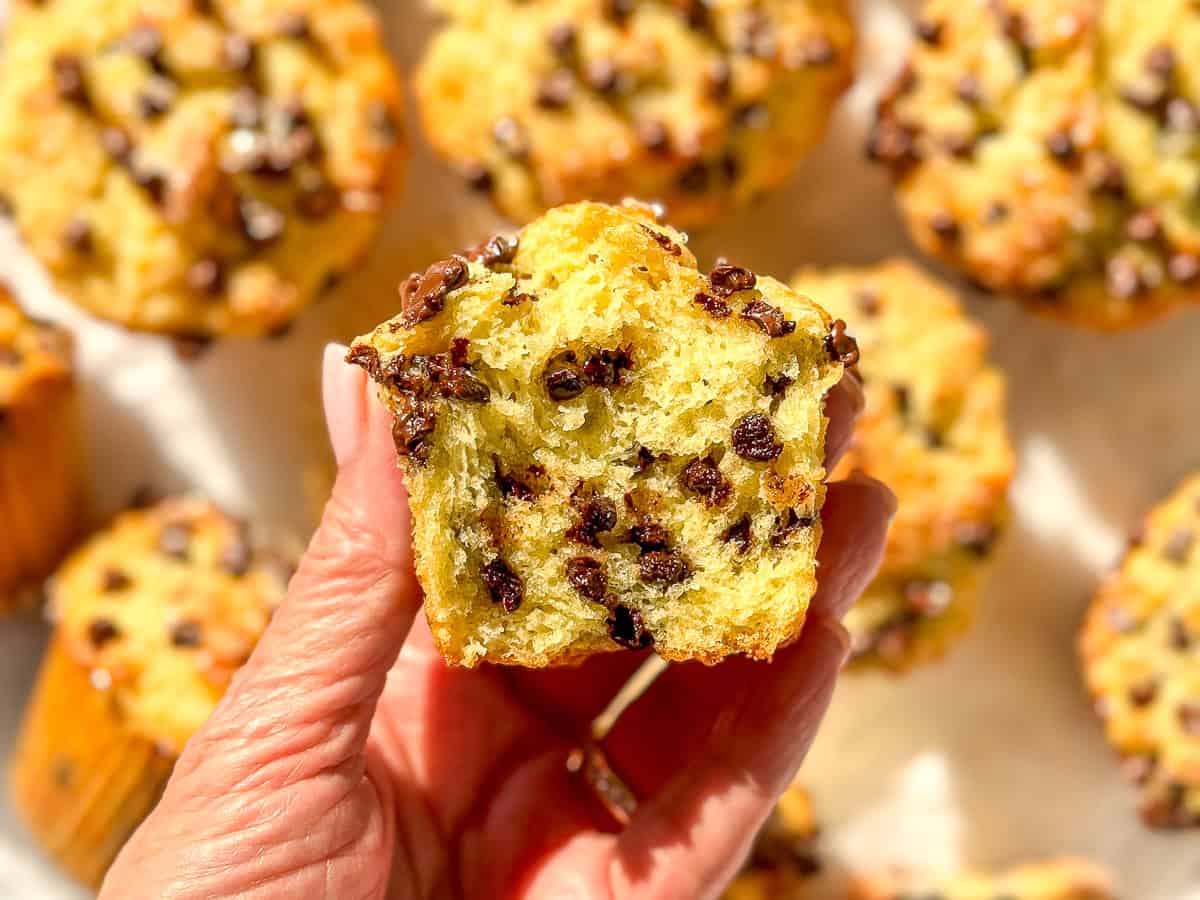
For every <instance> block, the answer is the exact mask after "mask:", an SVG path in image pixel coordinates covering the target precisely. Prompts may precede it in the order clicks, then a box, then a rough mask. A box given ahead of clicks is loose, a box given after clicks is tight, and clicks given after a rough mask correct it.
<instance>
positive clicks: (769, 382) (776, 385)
mask: <svg viewBox="0 0 1200 900" xmlns="http://www.w3.org/2000/svg"><path fill="white" fill-rule="evenodd" d="M793 384H795V379H794V378H791V377H789V376H787V375H784V374H783V373H782V372H780V373H779V374H778V375H767V376H766V378H765V379H763V390H764V391H765V393H766V394H767V396H769V397H782V396H783V395H784V394H786V393H787V389H788V388H790V387H791V386H792V385H793Z"/></svg>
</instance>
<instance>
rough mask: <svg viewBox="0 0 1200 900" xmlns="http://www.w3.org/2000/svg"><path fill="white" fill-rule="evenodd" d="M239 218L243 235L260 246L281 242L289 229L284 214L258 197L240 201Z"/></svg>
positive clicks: (243, 198) (244, 198)
mask: <svg viewBox="0 0 1200 900" xmlns="http://www.w3.org/2000/svg"><path fill="white" fill-rule="evenodd" d="M238 216H239V219H240V220H241V225H242V234H244V235H245V236H246V237H247V238H248V239H249V240H250V242H251V243H253V244H257V245H259V246H266V245H267V244H272V243H274V242H275V241H277V240H279V239H280V238H281V237H283V232H284V229H285V228H286V227H287V219H286V218H285V217H284V215H283V213H281V212H280V211H279V210H277V209H276V208H275V207H273V206H271V205H269V204H268V203H266V202H264V201H262V200H259V199H257V198H256V197H242V198H241V199H240V200H239V201H238Z"/></svg>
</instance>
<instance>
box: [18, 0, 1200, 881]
mask: <svg viewBox="0 0 1200 900" xmlns="http://www.w3.org/2000/svg"><path fill="white" fill-rule="evenodd" d="M963 2H973V0H963ZM5 5H6V0H0V15H2V13H3V9H4V7H5ZM380 5H381V8H382V9H383V11H384V16H385V20H386V24H387V30H388V39H389V44H390V46H391V49H392V50H393V52H394V54H395V56H396V59H397V60H398V61H399V62H400V65H401V66H402V68H403V69H404V70H405V71H406V73H407V72H408V71H410V70H411V68H412V65H413V62H414V60H415V59H416V56H417V53H418V52H419V49H420V47H421V46H422V45H423V43H424V41H425V38H426V36H427V34H428V30H429V25H430V23H429V21H428V18H427V17H426V16H425V15H424V14H423V13H421V12H420V11H419V8H418V7H417V5H416V4H415V3H410V2H401V0H394V2H382V3H381V4H380ZM859 5H860V8H859V10H858V13H859V21H860V24H861V26H862V30H863V36H862V41H861V48H860V68H861V69H862V76H863V77H862V78H861V79H860V81H859V83H858V85H857V86H856V88H855V89H854V91H853V92H852V93H851V94H850V95H849V96H848V97H847V98H846V100H845V102H844V103H843V104H842V107H841V109H840V110H839V113H838V115H837V117H836V119H835V121H834V124H833V127H832V129H831V131H830V135H829V137H828V138H827V140H826V141H825V143H824V144H823V145H822V146H821V147H820V148H819V149H818V150H817V152H815V153H814V154H813V155H812V156H811V157H810V158H809V159H808V160H807V161H806V162H805V163H804V164H803V165H802V167H801V168H800V170H799V171H798V172H797V174H796V177H795V178H794V179H793V180H792V181H791V182H790V184H789V185H788V186H787V187H786V188H785V189H784V190H782V191H781V192H779V193H777V194H775V195H773V196H771V197H769V198H768V199H767V200H765V201H764V202H762V203H761V204H759V205H757V206H755V207H754V208H752V209H750V210H747V211H745V212H743V213H741V214H739V215H737V216H735V217H733V218H731V219H729V220H727V221H725V222H723V223H722V224H721V225H720V226H719V227H716V228H713V229H712V230H710V231H708V232H706V233H704V234H703V235H699V236H697V237H695V238H694V239H693V240H692V247H693V249H694V250H695V251H696V253H697V256H698V257H699V258H700V260H701V263H702V264H704V263H707V262H711V261H712V259H713V258H714V257H715V256H716V255H718V254H721V253H723V254H725V255H727V256H729V257H731V258H733V259H735V260H737V261H738V262H741V263H743V264H745V265H748V266H751V267H753V268H754V269H756V270H758V271H762V272H770V273H773V274H776V275H778V276H781V277H784V276H787V275H788V274H789V273H790V272H791V271H792V270H793V269H795V268H797V267H798V266H800V265H802V264H808V263H862V262H870V261H872V260H875V259H878V258H880V257H883V256H885V255H889V254H894V253H911V252H912V250H911V246H910V245H909V244H908V242H907V241H906V239H905V238H904V236H903V233H902V231H901V229H900V227H899V225H898V221H897V219H896V216H895V213H894V210H893V208H892V205H891V200H890V198H889V193H888V189H887V185H886V182H885V179H884V177H883V175H882V173H881V172H879V171H877V170H874V169H873V168H871V167H870V166H868V165H867V164H866V163H865V162H864V160H863V155H862V152H861V148H862V144H863V131H864V127H865V124H866V122H867V119H868V115H869V111H870V109H871V107H872V103H873V97H874V96H875V93H876V91H877V89H878V86H879V85H880V83H881V81H882V79H883V78H884V76H886V74H887V73H889V72H890V71H892V70H893V69H894V68H895V66H896V65H897V64H898V62H899V60H900V58H901V55H902V52H903V47H904V45H905V44H906V42H907V40H908V38H907V34H908V25H907V21H906V15H907V14H906V11H905V4H903V3H898V2H895V0H860V4H859ZM409 119H410V123H409V125H410V131H409V134H410V138H411V140H412V143H413V145H414V146H413V156H412V158H411V159H410V161H409V165H408V173H407V178H406V187H405V191H404V195H403V197H402V200H401V204H400V207H399V209H398V211H397V212H396V213H395V214H394V215H393V216H392V217H391V219H390V220H389V222H388V225H387V228H386V231H385V233H384V235H383V237H382V240H381V241H380V243H379V246H378V247H377V250H376V252H375V253H374V254H373V255H372V257H371V258H370V260H369V261H368V262H367V264H366V265H365V266H364V267H363V268H362V270H361V271H358V272H356V273H354V274H353V276H352V277H351V278H350V279H348V281H347V282H346V283H345V285H344V286H343V287H342V288H341V289H339V291H338V292H337V294H336V295H335V296H334V297H333V298H332V299H330V300H328V301H326V302H324V303H322V304H321V305H320V306H318V307H316V308H315V309H313V310H312V311H311V312H310V313H308V314H307V315H306V316H304V317H303V318H302V319H301V320H300V322H299V323H298V324H297V327H296V328H295V329H294V330H293V331H292V332H291V334H289V335H288V336H287V337H286V338H285V339H283V340H278V341H271V342H247V341H229V342H225V343H221V344H218V345H217V346H215V347H214V348H213V349H212V350H211V351H209V352H208V353H207V354H206V355H205V356H204V357H202V358H201V359H200V360H198V361H196V362H192V363H185V362H181V361H180V360H179V359H178V358H177V357H176V355H175V354H174V353H173V351H172V349H171V347H170V346H169V344H168V342H165V341H163V340H160V339H157V338H152V337H143V336H135V335H130V334H126V333H124V332H122V331H120V330H119V329H116V328H114V327H111V326H108V325H105V324H103V323H100V322H97V321H94V320H89V319H87V318H86V317H85V316H84V315H83V314H81V313H80V312H78V311H77V310H75V309H74V308H72V307H71V306H70V305H69V304H67V303H65V302H63V301H62V300H61V299H60V298H58V297H56V296H55V295H54V292H53V291H52V290H51V288H50V286H49V284H48V283H47V281H46V279H45V277H44V275H43V274H42V273H41V272H40V270H39V269H38V267H37V266H36V264H35V263H33V262H32V261H31V260H30V259H29V258H28V257H27V256H25V255H24V254H23V253H22V252H21V251H20V249H19V246H18V244H17V242H16V241H15V239H14V237H13V235H12V234H11V232H9V231H8V230H6V227H5V226H3V225H0V277H2V278H5V279H7V280H9V281H10V282H11V283H13V284H14V285H15V286H16V287H17V288H18V293H19V295H20V296H21V298H22V300H23V301H24V302H25V303H26V304H27V305H28V306H29V307H30V308H31V309H33V310H34V311H36V312H37V313H38V314H41V315H44V316H47V317H50V318H53V319H55V320H57V321H61V322H64V323H67V324H68V325H70V326H71V327H72V328H74V329H75V331H76V334H77V336H78V340H79V362H80V369H81V378H80V382H81V387H82V391H83V395H84V411H85V417H86V425H87V434H88V437H89V444H90V458H91V465H92V481H93V489H94V490H93V494H94V498H95V515H96V516H97V518H98V519H102V518H103V517H104V516H107V515H109V514H111V513H112V512H114V511H115V510H116V509H118V508H119V507H120V506H122V505H123V504H124V502H125V501H126V500H127V499H128V497H129V496H130V494H131V493H132V492H133V490H134V489H135V488H136V487H138V486H140V485H143V484H152V485H154V486H157V487H160V488H163V489H178V488H185V487H192V488H196V489H199V490H201V491H205V492H207V493H209V494H210V495H212V496H213V497H214V498H215V499H217V500H218V501H220V502H222V503H224V504H225V505H227V506H228V507H230V508H231V509H233V510H235V511H238V512H242V513H248V514H251V515H253V516H254V517H255V519H256V520H258V521H259V522H261V523H263V524H264V525H265V526H266V527H267V528H268V529H269V530H272V531H277V532H282V533H286V534H291V535H296V536H298V537H303V536H304V535H305V534H307V531H308V529H309V528H310V527H311V523H312V521H313V517H314V515H315V512H316V510H317V509H318V508H319V498H320V497H321V496H322V491H323V489H324V485H325V484H326V483H327V482H326V480H327V478H328V467H329V457H328V451H327V449H326V444H325V436H324V431H323V426H322V424H321V420H320V403H319V393H318V390H319V389H318V365H319V360H320V351H321V348H322V347H323V345H324V343H325V342H326V341H328V340H331V339H339V340H343V341H345V340H346V339H348V338H349V337H352V336H353V335H354V334H356V333H359V332H361V331H363V330H366V329H367V328H368V327H369V326H371V325H373V324H374V323H375V322H376V321H378V320H380V319H382V318H384V317H385V316H387V315H390V314H391V313H392V312H394V310H395V308H396V295H395V285H396V284H397V283H398V282H399V280H400V279H401V278H402V277H403V276H404V275H405V274H407V273H408V272H409V271H411V270H414V269H422V268H424V267H425V265H426V264H427V263H428V262H429V261H430V260H432V259H435V258H439V257H440V256H442V255H445V254H446V253H447V252H449V251H451V250H454V249H457V248H459V247H463V246H469V245H472V244H474V243H476V242H477V241H478V240H479V239H480V238H482V237H485V236H487V235H488V234H490V233H492V232H494V231H496V230H499V229H503V228H505V227H506V226H505V225H504V223H503V222H501V221H500V220H498V219H497V218H495V217H494V215H493V214H492V213H491V212H490V211H489V209H488V208H487V206H486V204H485V203H484V202H483V201H481V200H479V199H478V198H476V197H473V196H471V195H469V194H468V192H467V191H466V190H465V188H463V186H462V185H461V184H460V183H459V181H458V180H457V179H456V178H454V177H452V176H450V175H449V174H447V172H446V171H445V170H443V169H442V168H440V167H439V166H438V165H437V164H436V163H435V162H434V161H433V160H432V159H431V158H430V155H429V153H428V151H427V149H426V148H425V147H424V146H423V144H422V141H421V138H420V135H419V133H418V129H417V124H416V120H415V117H414V116H413V115H412V111H411V109H410V115H409ZM818 299H819V298H818ZM969 306H970V309H971V311H972V313H973V314H975V315H976V316H977V317H978V318H979V319H981V320H982V321H984V322H985V323H986V324H987V325H988V327H989V328H990V329H991V332H992V334H993V336H994V348H993V356H994V358H995V360H996V361H997V362H998V363H999V364H1000V365H1001V366H1002V367H1003V368H1004V370H1005V371H1006V372H1007V373H1008V375H1009V379H1010V388H1011V392H1010V413H1011V420H1012V426H1013V438H1014V441H1015V444H1016V446H1017V448H1018V452H1019V465H1020V468H1019V472H1018V475H1017V478H1016V481H1015V483H1014V486H1013V492H1012V498H1013V503H1014V507H1015V510H1014V521H1013V524H1012V527H1011V529H1010V530H1009V532H1008V534H1007V536H1006V537H1005V539H1004V541H1003V542H1002V544H1001V546H1000V548H999V562H998V566H997V568H996V572H995V577H994V579H993V581H992V583H991V586H990V589H989V590H988V591H987V594H986V597H985V602H984V606H983V613H982V616H981V619H980V622H979V623H978V627H977V628H976V629H975V631H974V632H973V634H972V635H971V636H970V637H969V638H968V639H967V640H966V641H965V642H963V643H962V644H960V645H959V646H958V647H957V648H956V649H955V651H954V652H953V653H952V654H951V656H950V658H949V659H948V660H947V661H946V662H945V663H943V664H941V665H936V666H933V667H931V668H928V669H925V670H923V671H919V672H917V673H914V674H912V675H910V676H908V677H905V678H903V679H893V678H890V677H887V676H879V675H860V676H855V677H848V678H846V679H844V680H843V682H842V684H841V685H840V687H839V689H838V692H837V696H836V698H835V700H834V707H833V710H832V712H831V714H830V717H829V720H828V722H827V724H826V727H825V728H824V730H823V731H822V733H821V735H820V737H819V738H818V741H817V745H816V747H815V748H814V751H813V754H812V756H811V757H810V759H809V762H808V763H807V764H806V765H805V768H804V776H805V778H806V780H807V781H808V782H809V783H810V785H811V786H812V788H813V790H814V794H815V799H816V803H817V806H818V810H819V813H820V815H821V818H822V819H823V821H824V824H825V839H824V841H825V846H826V847H827V849H828V850H830V851H831V855H832V856H833V857H834V858H835V860H837V861H838V862H837V863H836V864H837V865H840V864H845V865H847V866H853V865H860V866H867V867H870V868H878V867H880V866H882V865H885V864H888V863H911V864H917V865H932V866H953V865H957V864H960V863H969V864H975V865H981V866H992V865H996V866H999V865H1005V864H1009V863H1015V862H1019V861H1022V860H1025V859H1027V858H1034V857H1045V856H1052V855H1057V854H1062V853H1072V854H1081V855H1086V856H1090V857H1092V858H1094V859H1096V860H1098V861H1101V862H1103V863H1106V864H1107V865H1109V866H1110V867H1111V868H1112V869H1113V870H1114V871H1115V872H1116V873H1117V874H1118V876H1119V879H1120V882H1121V885H1122V887H1123V892H1122V896H1124V897H1125V898H1127V900H1200V833H1197V832H1195V831H1193V832H1192V833H1187V834H1155V833H1151V832H1149V831H1146V830H1145V829H1143V828H1142V826H1141V825H1140V824H1139V823H1138V821H1137V819H1136V816H1135V814H1134V802H1135V798H1134V791H1133V789H1132V788H1131V787H1130V786H1129V785H1128V784H1126V782H1125V781H1124V780H1123V778H1122V777H1121V775H1120V773H1119V771H1118V768H1117V764H1116V760H1115V759H1114V758H1113V756H1112V754H1111V752H1110V751H1109V749H1108V747H1107V745H1106V744H1105V742H1104V740H1103V738H1102V736H1101V732H1100V728H1099V726H1098V724H1097V723H1096V721H1095V720H1094V718H1093V716H1092V713H1091V710H1090V708H1089V704H1088V702H1087V699H1086V697H1085V695H1084V691H1083V688H1082V686H1081V683H1080V679H1079V677H1078V674H1077V663H1076V656H1075V650H1074V640H1075V631H1076V628H1077V626H1078V624H1079V621H1080V618H1081V616H1082V613H1083V610H1084V607H1085V604H1086V602H1087V600H1088V598H1089V596H1090V595H1091V593H1092V592H1093V590H1094V588H1095V586H1096V583H1097V580H1098V579H1099V578H1100V577H1101V575H1102V574H1103V572H1104V571H1105V570H1106V569H1108V568H1109V567H1110V566H1111V565H1112V564H1113V563H1114V561H1115V560H1116V559H1117V558H1118V557H1119V555H1120V552H1121V549H1122V547H1123V545H1124V536H1125V535H1126V534H1127V533H1129V532H1130V531H1131V530H1132V529H1133V527H1134V525H1135V523H1136V522H1137V520H1138V519H1139V517H1140V515H1141V513H1142V512H1143V511H1144V510H1145V508H1146V507H1147V506H1148V505H1149V504H1151V503H1153V502H1154V501H1156V500H1157V499H1158V498H1160V497H1161V496H1163V495H1164V494H1165V493H1167V492H1168V491H1169V490H1170V489H1171V488H1172V486H1173V485H1174V484H1175V482H1176V481H1177V480H1178V479H1179V478H1180V477H1182V476H1183V475H1185V474H1186V473H1188V472H1189V471H1190V470H1191V469H1192V468H1194V467H1197V466H1200V428H1198V427H1197V425H1196V418H1195V417H1196V411H1197V402H1196V397H1197V391H1198V389H1200V352H1197V348H1198V347H1200V311H1192V312H1188V313H1186V314H1182V315H1178V316H1176V317H1175V318H1173V319H1171V320H1169V321H1166V322H1162V323H1159V324H1156V325H1153V326H1151V327H1149V328H1145V329H1142V330H1140V331H1138V332H1135V333H1132V334H1123V335H1117V336H1103V335H1094V334H1087V333H1081V332H1077V331H1073V330H1070V329H1068V328H1066V327H1064V326H1061V325H1057V324H1054V323H1049V322H1043V321H1039V320H1035V319H1032V318H1030V317H1029V316H1028V315H1026V314H1024V313H1022V312H1021V311H1020V310H1018V309H1016V308H1015V307H1014V306H1013V305H1010V304H1006V303H1003V302H1001V301H996V300H986V299H980V298H971V299H970V300H969ZM44 640H45V629H44V627H43V626H42V625H41V624H40V623H37V622H34V621H24V622H22V621H17V622H13V621H5V622H3V623H0V755H4V756H7V754H8V753H9V752H10V750H11V746H12V741H13V739H14V735H15V730H16V727H17V724H18V720H19V716H20V707H21V704H22V703H23V701H24V698H25V697H26V696H27V693H28V690H29V687H30V685H31V684H32V681H33V678H34V675H35V672H36V666H37V660H38V657H39V655H40V653H41V650H42V647H43V644H44ZM83 896H86V895H85V894H83V893H82V892H80V891H79V890H78V889H77V888H74V887H72V886H71V885H70V884H69V883H67V882H66V881H64V880H63V879H62V878H60V877H59V876H57V875H56V874H55V873H54V872H53V870H52V869H51V867H50V866H49V865H48V864H46V863H45V862H44V861H43V860H42V859H41V858H40V857H39V856H38V855H37V852H36V851H35V850H34V848H33V847H32V845H31V844H30V842H29V840H28V839H27V838H26V837H25V836H24V835H23V833H22V831H21V829H20V827H19V825H18V824H17V823H16V821H15V820H14V817H13V815H12V812H11V810H10V809H9V807H8V805H7V798H6V797H5V796H4V794H3V793H2V791H0V898H38V900H41V898H45V900H74V898H77V897H83Z"/></svg>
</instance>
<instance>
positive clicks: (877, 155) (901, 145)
mask: <svg viewBox="0 0 1200 900" xmlns="http://www.w3.org/2000/svg"><path fill="white" fill-rule="evenodd" d="M866 153H867V158H868V159H870V160H872V161H874V162H878V163H882V164H883V165H886V166H887V167H888V168H890V169H891V171H892V175H893V177H899V176H900V175H901V174H903V173H904V172H905V171H907V170H908V169H910V168H911V167H912V166H913V165H915V164H916V163H917V162H918V161H919V160H920V156H919V154H918V152H917V142H916V132H915V131H914V130H913V129H912V128H911V127H910V126H908V125H905V124H903V123H902V122H900V121H899V120H897V119H896V118H894V117H893V116H891V115H886V114H883V113H880V114H879V115H877V116H876V119H875V123H874V124H873V125H872V126H871V132H870V134H869V135H868V137H867V145H866Z"/></svg>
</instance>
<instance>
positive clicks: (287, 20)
mask: <svg viewBox="0 0 1200 900" xmlns="http://www.w3.org/2000/svg"><path fill="white" fill-rule="evenodd" d="M400 98H401V94H400V86H399V82H398V80H397V77H396V74H395V72H394V70H393V68H392V66H391V64H390V62H389V61H388V59H387V57H386V54H385V51H384V48H383V46H382V43H381V41H380V35H379V29H378V24H377V22H376V19H375V16H374V14H373V13H372V12H370V11H369V10H368V9H367V8H366V7H365V6H363V5H362V4H360V3H359V2H358V0H325V2H320V3H317V2H312V0H264V2H249V0H205V2H196V0H158V2H148V0H43V2H29V0H18V2H16V3H15V8H14V9H13V10H12V16H11V22H10V24H9V27H8V29H7V34H6V41H5V52H4V58H3V63H2V64H0V200H2V206H3V208H4V210H5V211H6V212H7V213H8V214H9V215H11V216H12V217H13V219H14V220H15V222H16V224H17V226H18V228H19V230H20V231H21V233H22V235H23V237H24V238H25V240H26V242H27V243H28V244H29V246H30V248H31V249H32V250H33V252H34V253H35V254H36V255H37V256H38V258H39V259H40V260H41V261H42V262H43V263H44V264H45V265H46V266H47V268H49V269H50V271H51V272H52V273H53V275H54V277H55V280H56V282H57V284H58V286H59V287H60V288H61V289H62V290H63V291H64V293H66V294H67V295H68V296H70V297H71V298H72V299H74V300H75V301H76V302H78V303H80V304H81V305H82V306H84V307H85V308H87V309H88V310H90V311H91V312H92V313H94V314H96V315H99V316H102V317H104V318H107V319H111V320H113V321H115V322H118V323H120V324H122V325H125V326H127V327H129V328H134V329H139V330H147V331H157V332H167V333H171V334H177V335H184V336H191V337H205V336H215V335H223V334H241V335H263V334H272V333H275V332H278V331H280V330H281V329H283V328H284V327H286V325H287V324H288V323H289V322H290V321H291V320H292V318H293V317H294V316H295V315H296V314H297V313H298V312H299V311H300V310H301V309H302V308H303V307H304V306H306V305H307V304H308V303H309V302H310V301H311V300H312V299H313V298H314V297H316V296H317V295H318V294H319V293H320V292H321V291H323V290H324V289H325V288H327V287H328V286H329V285H331V284H332V282H333V281H334V280H335V279H336V278H337V277H338V276H339V275H340V274H341V273H343V272H345V271H346V270H347V269H348V268H349V267H350V266H351V265H352V264H353V263H354V262H355V261H357V260H358V259H359V258H360V256H361V255H362V254H363V253H364V252H365V250H366V247H367V244H368V241H369V239H370V237H371V236H372V234H373V232H374V231H375V228H376V225H377V222H378V219H379V217H380V213H381V211H382V209H383V208H384V206H385V205H386V203H387V201H388V199H389V197H390V195H391V193H392V188H393V184H392V182H393V181H394V178H393V174H394V173H393V170H394V169H395V168H396V166H397V164H398V159H397V157H398V156H399V155H400V153H401V151H402V148H403V141H402V136H401V134H400V127H401V120H400Z"/></svg>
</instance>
